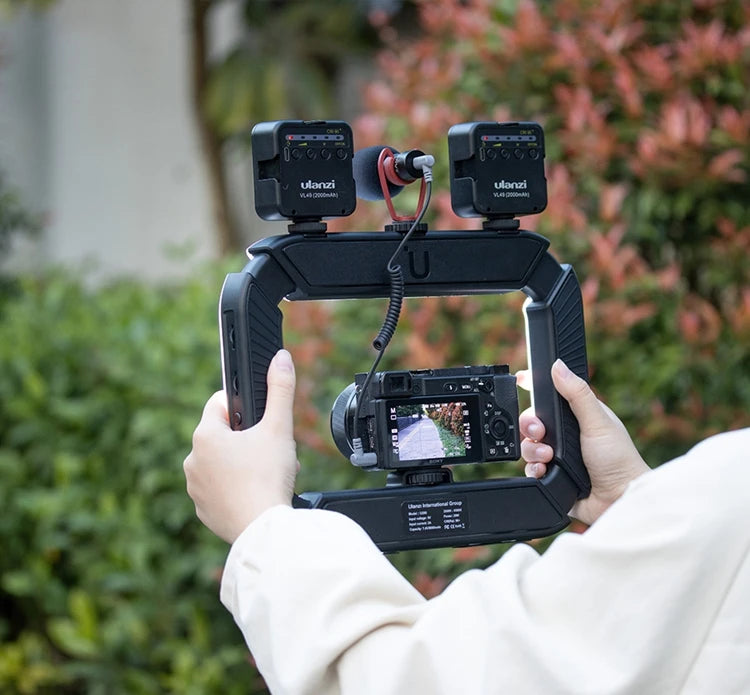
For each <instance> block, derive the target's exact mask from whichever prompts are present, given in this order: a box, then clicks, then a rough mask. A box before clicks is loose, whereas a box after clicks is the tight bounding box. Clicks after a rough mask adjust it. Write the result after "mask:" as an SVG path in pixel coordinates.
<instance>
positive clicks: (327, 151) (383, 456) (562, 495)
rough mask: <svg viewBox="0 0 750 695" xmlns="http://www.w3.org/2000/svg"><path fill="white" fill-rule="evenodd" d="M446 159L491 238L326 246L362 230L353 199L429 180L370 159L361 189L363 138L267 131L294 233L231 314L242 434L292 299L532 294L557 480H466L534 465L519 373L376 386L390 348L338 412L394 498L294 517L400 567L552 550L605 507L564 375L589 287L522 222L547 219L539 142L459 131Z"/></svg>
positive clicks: (230, 395)
mask: <svg viewBox="0 0 750 695" xmlns="http://www.w3.org/2000/svg"><path fill="white" fill-rule="evenodd" d="M448 146H449V157H450V162H449V167H450V182H451V198H452V204H453V208H454V210H455V212H456V213H457V214H458V215H460V216H463V217H483V218H485V219H484V221H483V223H482V229H477V230H474V231H466V230H437V231H432V230H429V231H427V229H426V225H420V226H419V228H418V229H417V223H418V222H419V221H420V219H421V215H418V216H416V217H415V218H414V223H413V225H412V227H411V228H410V229H409V231H408V232H407V231H406V230H407V228H409V227H410V225H409V224H408V223H407V224H405V225H393V226H388V227H386V230H385V231H373V232H341V233H336V234H328V233H327V232H326V225H325V223H323V222H322V220H323V219H326V218H328V217H335V216H344V215H348V214H350V213H351V212H352V210H353V209H354V191H355V188H358V189H360V190H361V192H363V193H364V192H365V189H366V190H367V198H368V199H373V196H374V197H378V195H379V191H380V190H381V189H382V192H383V197H388V196H391V195H392V194H393V195H395V192H396V191H398V190H400V188H402V187H404V186H406V185H407V184H408V183H410V182H411V181H413V180H414V179H415V178H417V177H419V176H420V175H421V173H420V172H418V171H416V170H415V171H413V172H410V176H409V177H406V178H404V177H403V176H402V175H401V174H400V173H399V171H400V170H399V166H398V164H399V160H398V157H402V156H408V155H403V154H399V153H398V151H397V150H393V148H388V147H385V146H384V147H383V148H382V149H380V148H375V150H377V151H375V152H374V153H373V152H372V151H371V150H373V148H367V150H363V151H362V152H363V153H365V154H363V155H362V157H361V158H360V160H359V163H358V165H357V171H355V172H354V174H353V169H352V159H353V156H352V153H353V141H352V136H351V129H350V128H349V127H348V126H347V125H346V124H343V123H342V122H340V121H328V122H326V121H277V122H274V123H263V124H259V125H258V126H256V127H255V128H254V130H253V133H252V147H253V168H254V173H255V202H256V210H257V212H258V214H259V215H260V216H261V217H262V218H264V219H287V220H289V221H290V222H291V224H290V226H289V232H290V233H289V234H286V235H280V236H274V237H269V238H266V239H263V240H261V241H259V242H257V243H255V244H253V245H252V246H251V247H250V248H249V249H248V256H249V258H250V260H249V262H248V264H247V265H246V266H245V268H244V269H243V270H242V272H239V273H230V274H229V275H227V278H226V280H225V282H224V287H223V288H222V293H221V299H220V303H219V318H220V326H221V344H222V369H223V376H224V388H225V390H226V393H227V402H228V407H229V413H230V421H231V424H232V427H233V428H234V429H245V428H247V427H251V426H252V425H254V424H255V423H257V422H258V421H259V420H260V419H261V418H262V416H263V412H264V409H265V403H266V393H267V390H266V376H267V371H268V366H269V364H270V361H271V359H272V358H273V356H274V354H275V353H276V352H277V351H278V350H279V349H280V348H281V347H282V345H283V339H282V318H283V317H282V314H281V312H280V311H279V308H278V305H279V303H280V302H281V301H282V300H284V299H286V300H291V301H305V300H321V299H363V298H377V297H381V298H386V297H391V299H392V300H393V296H394V281H393V276H394V274H397V275H400V278H399V282H400V285H399V286H398V287H397V290H398V293H400V296H402V297H428V296H452V295H472V294H498V295H502V294H505V293H508V292H515V291H522V292H524V293H525V294H526V296H527V301H526V303H525V305H524V316H525V319H526V330H527V341H526V342H527V349H528V365H527V366H528V367H529V368H530V369H531V373H532V403H533V405H534V408H535V410H536V413H537V415H538V416H539V417H540V418H541V419H542V420H543V421H544V423H545V426H546V432H547V434H546V437H545V440H544V441H545V442H547V443H548V444H550V445H551V446H552V448H553V451H554V458H553V461H552V462H551V463H550V465H549V466H548V472H547V474H546V475H545V476H544V477H543V478H541V479H539V480H537V479H535V478H524V477H514V478H497V479H488V480H478V481H474V482H453V479H452V475H451V469H452V466H453V464H464V463H466V464H469V463H485V462H491V461H507V460H515V459H517V458H518V457H519V454H520V451H519V448H520V445H519V427H518V397H517V391H516V381H515V377H514V376H512V375H511V374H510V371H509V368H508V366H506V365H492V366H468V367H450V368H444V369H432V370H402V371H380V372H376V371H375V369H376V367H377V364H378V362H379V359H380V357H382V349H384V348H382V349H381V348H379V347H378V345H377V341H374V342H373V344H374V345H375V347H376V348H377V349H378V350H380V354H379V357H378V358H377V359H376V360H375V361H374V363H373V366H372V369H371V370H370V372H368V373H366V374H365V373H361V374H357V375H356V376H355V381H354V383H353V384H351V385H350V386H349V387H347V388H346V389H344V391H343V392H342V393H341V394H340V395H339V397H338V398H337V399H336V402H335V403H334V405H333V409H332V412H331V431H332V434H333V438H334V441H335V443H336V446H337V447H338V449H339V451H340V452H341V453H342V454H343V455H344V456H346V457H348V458H349V459H350V461H351V462H352V463H353V464H354V465H356V466H359V467H361V468H363V469H367V470H382V471H386V472H387V481H386V485H385V486H384V487H380V488H374V489H357V490H333V491H325V492H304V493H301V494H300V495H295V497H294V506H296V507H306V508H320V509H330V510H334V511H337V512H340V513H342V514H345V515H347V516H349V517H351V518H352V519H354V520H355V521H357V522H358V523H359V524H360V525H361V526H362V527H363V528H364V529H365V530H366V531H367V533H368V534H369V535H370V536H371V537H372V539H373V541H374V542H375V543H376V544H377V545H378V546H379V547H380V548H381V549H383V550H384V551H388V552H390V551H397V550H403V549H409V548H430V547H442V546H462V545H477V544H485V543H497V542H504V541H510V540H520V539H528V538H538V537H541V536H545V535H549V534H551V533H554V532H556V531H559V530H560V529H562V528H564V527H565V526H566V525H567V523H568V521H569V519H568V516H567V512H568V510H569V509H570V507H571V506H572V505H573V503H574V502H575V500H576V499H579V498H581V497H585V496H586V495H588V493H589V490H590V481H589V478H588V473H587V472H586V468H585V466H584V465H583V460H582V457H581V450H580V442H579V430H578V423H577V421H576V419H575V417H574V416H573V414H572V411H571V410H570V408H569V406H568V404H567V402H566V401H565V400H564V399H563V398H562V397H560V396H559V394H558V393H557V391H556V390H555V389H554V386H553V384H552V379H551V375H550V369H551V366H552V364H553V362H554V361H555V360H556V359H557V358H558V357H559V358H561V359H563V360H564V361H565V362H566V364H567V365H568V366H569V367H570V368H571V370H572V371H573V372H575V373H576V374H578V375H579V376H581V377H582V378H584V379H587V378H588V368H587V361H586V345H585V336H584V326H583V302H582V299H581V292H580V287H579V284H578V281H577V278H576V276H575V273H574V271H573V269H572V268H571V267H570V266H569V265H564V264H560V263H558V262H557V261H556V260H555V259H554V258H553V257H552V256H551V255H550V254H549V252H548V246H549V241H548V240H547V239H545V238H544V237H542V236H541V235H539V234H536V233H534V232H529V231H525V230H522V229H520V228H519V227H520V225H519V222H518V220H516V219H514V218H515V217H516V216H517V215H521V214H533V213H535V212H540V211H541V210H543V209H544V207H545V206H546V204H547V195H546V179H545V178H544V165H543V160H544V136H543V133H542V129H541V127H540V126H539V125H538V124H536V123H521V122H517V123H488V122H487V123H484V122H483V123H464V124H460V125H457V126H454V127H453V128H451V129H450V131H449V133H448ZM419 154H420V155H422V154H423V153H422V152H421V151H420V152H419ZM355 156H356V155H355ZM427 159H429V160H432V158H431V157H430V158H427ZM427 159H421V160H420V161H423V162H426V161H427ZM415 161H416V160H415ZM428 181H430V182H431V169H430V177H429V179H428V177H427V175H426V174H425V176H424V182H425V184H426V183H427V182H428ZM429 185H430V186H431V183H430V184H429ZM420 198H421V196H420ZM426 200H427V201H429V195H428V196H426ZM389 205H390V202H389ZM425 209H426V204H425ZM394 220H395V217H394ZM415 230H416V233H414V234H413V236H412V233H413V232H415ZM407 241H408V243H406V242H407ZM396 261H397V262H398V268H394V266H393V264H394V262H396ZM396 271H398V272H397V273H396ZM390 312H391V307H390V306H389V314H390ZM396 321H397V318H396ZM392 323H393V321H392ZM363 359H367V357H366V355H365V354H363Z"/></svg>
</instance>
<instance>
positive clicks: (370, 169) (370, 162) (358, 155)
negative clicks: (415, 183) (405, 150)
mask: <svg viewBox="0 0 750 695" xmlns="http://www.w3.org/2000/svg"><path fill="white" fill-rule="evenodd" d="M385 147H388V146H387V145H374V146H373V147H365V149H363V150H357V151H356V152H355V153H354V158H353V159H352V170H353V173H354V183H355V184H356V186H357V197H358V198H361V199H362V200H383V198H384V196H383V189H382V188H381V186H380V177H379V176H378V158H379V157H380V153H381V152H382V151H383V149H384V148H385ZM388 149H389V150H391V152H393V154H394V155H395V154H398V150H394V149H393V148H392V147H388ZM386 183H387V184H388V192H389V193H390V194H391V196H395V195H398V194H399V193H400V192H401V190H402V189H403V188H404V187H403V186H397V185H395V184H393V183H391V182H390V181H388V180H387V179H386Z"/></svg>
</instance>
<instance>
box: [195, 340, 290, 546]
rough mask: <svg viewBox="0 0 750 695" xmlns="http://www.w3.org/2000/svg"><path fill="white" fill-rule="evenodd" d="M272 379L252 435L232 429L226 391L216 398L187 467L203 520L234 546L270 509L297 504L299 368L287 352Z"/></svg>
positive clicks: (274, 366)
mask: <svg viewBox="0 0 750 695" xmlns="http://www.w3.org/2000/svg"><path fill="white" fill-rule="evenodd" d="M267 378H268V398H267V400H266V411H265V413H264V415H263V418H262V419H261V420H260V422H258V423H257V424H256V425H254V426H253V427H251V428H249V429H247V430H243V431H237V432H235V431H234V430H232V429H231V428H230V426H229V416H228V413H227V407H226V394H225V393H224V391H218V392H217V393H215V394H214V395H213V396H211V398H210V399H209V400H208V402H207V403H206V407H205V408H204V410H203V417H202V418H201V421H200V422H199V423H198V426H197V427H196V429H195V432H194V433H193V450H192V451H191V452H190V453H189V454H188V456H187V458H186V459H185V463H184V464H183V468H184V470H185V478H186V480H187V491H188V495H190V497H191V498H192V500H193V502H195V512H196V514H197V515H198V518H199V519H200V520H201V521H202V522H203V523H204V524H205V525H206V526H208V528H209V529H211V531H213V532H214V533H215V534H216V535H217V536H219V537H220V538H223V539H224V540H225V541H227V542H229V543H233V542H234V541H235V539H236V538H237V536H239V535H240V533H242V531H244V529H245V528H246V527H247V526H248V525H249V524H250V523H251V522H252V521H254V520H255V519H256V518H257V517H258V516H260V515H261V514H262V513H263V512H264V511H265V510H266V509H268V508H270V507H273V506H275V505H277V504H285V505H291V502H292V495H293V493H294V481H295V478H296V476H297V473H298V471H299V462H298V461H297V446H296V444H295V441H294V433H293V420H292V405H293V402H294V387H295V375H294V365H293V363H292V358H291V355H290V354H289V353H288V352H287V351H286V350H279V352H277V353H276V356H275V357H274V358H273V360H271V364H270V365H269V367H268V377H267Z"/></svg>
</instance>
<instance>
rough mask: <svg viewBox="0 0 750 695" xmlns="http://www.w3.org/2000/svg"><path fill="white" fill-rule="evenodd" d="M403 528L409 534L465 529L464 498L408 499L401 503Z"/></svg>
mask: <svg viewBox="0 0 750 695" xmlns="http://www.w3.org/2000/svg"><path fill="white" fill-rule="evenodd" d="M401 513H402V516H403V520H404V528H405V530H406V531H407V532H408V533H411V534H429V533H445V532H450V531H456V532H460V531H465V530H466V529H468V528H469V514H468V509H467V506H466V498H465V497H463V496H458V497H451V498H449V499H437V500H436V499H434V498H433V499H423V500H410V501H409V502H404V503H403V504H402V505H401Z"/></svg>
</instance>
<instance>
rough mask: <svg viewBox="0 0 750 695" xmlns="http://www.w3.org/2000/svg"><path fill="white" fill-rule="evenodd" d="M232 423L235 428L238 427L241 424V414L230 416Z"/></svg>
mask: <svg viewBox="0 0 750 695" xmlns="http://www.w3.org/2000/svg"><path fill="white" fill-rule="evenodd" d="M232 422H233V423H234V426H235V427H239V426H240V425H241V424H242V413H240V412H235V413H234V415H232Z"/></svg>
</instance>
